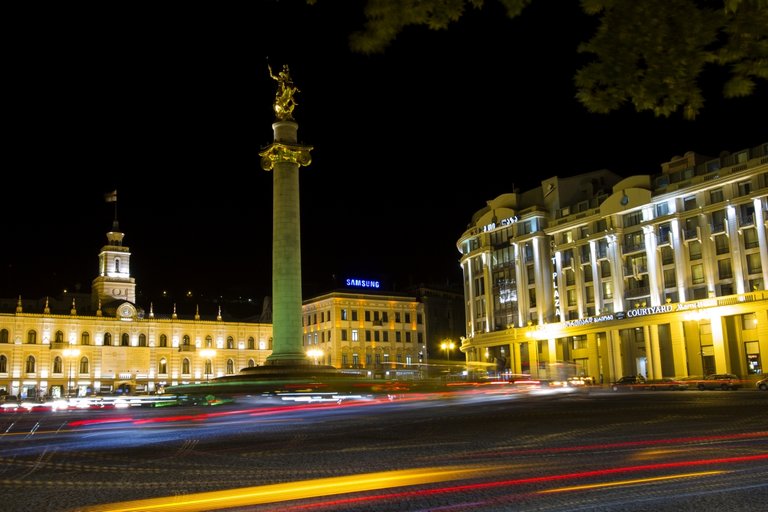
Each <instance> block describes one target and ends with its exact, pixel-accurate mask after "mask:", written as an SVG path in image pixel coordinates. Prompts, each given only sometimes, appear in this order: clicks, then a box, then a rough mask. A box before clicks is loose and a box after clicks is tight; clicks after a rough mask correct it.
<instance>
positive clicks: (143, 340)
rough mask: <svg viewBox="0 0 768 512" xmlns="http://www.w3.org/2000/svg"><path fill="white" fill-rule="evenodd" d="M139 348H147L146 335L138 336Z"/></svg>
mask: <svg viewBox="0 0 768 512" xmlns="http://www.w3.org/2000/svg"><path fill="white" fill-rule="evenodd" d="M139 346H140V347H146V346H147V335H146V334H143V333H142V334H139Z"/></svg>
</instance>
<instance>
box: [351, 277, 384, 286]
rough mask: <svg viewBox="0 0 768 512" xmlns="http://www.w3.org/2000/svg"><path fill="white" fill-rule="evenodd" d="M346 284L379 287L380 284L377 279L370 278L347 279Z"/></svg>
mask: <svg viewBox="0 0 768 512" xmlns="http://www.w3.org/2000/svg"><path fill="white" fill-rule="evenodd" d="M347 286H350V287H352V288H379V287H380V286H381V284H380V283H379V281H372V280H370V279H354V278H348V279H347Z"/></svg>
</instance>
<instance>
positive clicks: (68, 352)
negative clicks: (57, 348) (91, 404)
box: [64, 348, 80, 398]
mask: <svg viewBox="0 0 768 512" xmlns="http://www.w3.org/2000/svg"><path fill="white" fill-rule="evenodd" d="M79 355H80V349H78V348H65V349H64V357H66V358H67V359H69V371H68V373H67V398H69V396H70V393H71V391H72V388H73V387H74V386H73V383H74V377H75V376H74V375H73V374H72V361H73V360H74V359H77V357H78V356H79Z"/></svg>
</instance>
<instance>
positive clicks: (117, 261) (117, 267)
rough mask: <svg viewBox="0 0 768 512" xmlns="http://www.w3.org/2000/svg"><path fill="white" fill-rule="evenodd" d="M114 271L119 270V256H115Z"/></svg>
mask: <svg viewBox="0 0 768 512" xmlns="http://www.w3.org/2000/svg"><path fill="white" fill-rule="evenodd" d="M115 272H120V258H115Z"/></svg>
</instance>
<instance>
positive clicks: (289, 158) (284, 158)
mask: <svg viewBox="0 0 768 512" xmlns="http://www.w3.org/2000/svg"><path fill="white" fill-rule="evenodd" d="M310 151H312V146H301V145H298V144H285V143H283V142H273V143H272V144H270V145H269V146H267V147H266V148H265V149H264V150H263V151H260V152H259V156H260V157H261V168H262V169H264V170H265V171H271V170H272V168H273V167H274V166H275V164H276V163H281V162H290V163H293V164H298V165H303V166H305V167H306V166H308V165H309V164H311V163H312V156H311V155H310V154H309V152H310Z"/></svg>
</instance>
